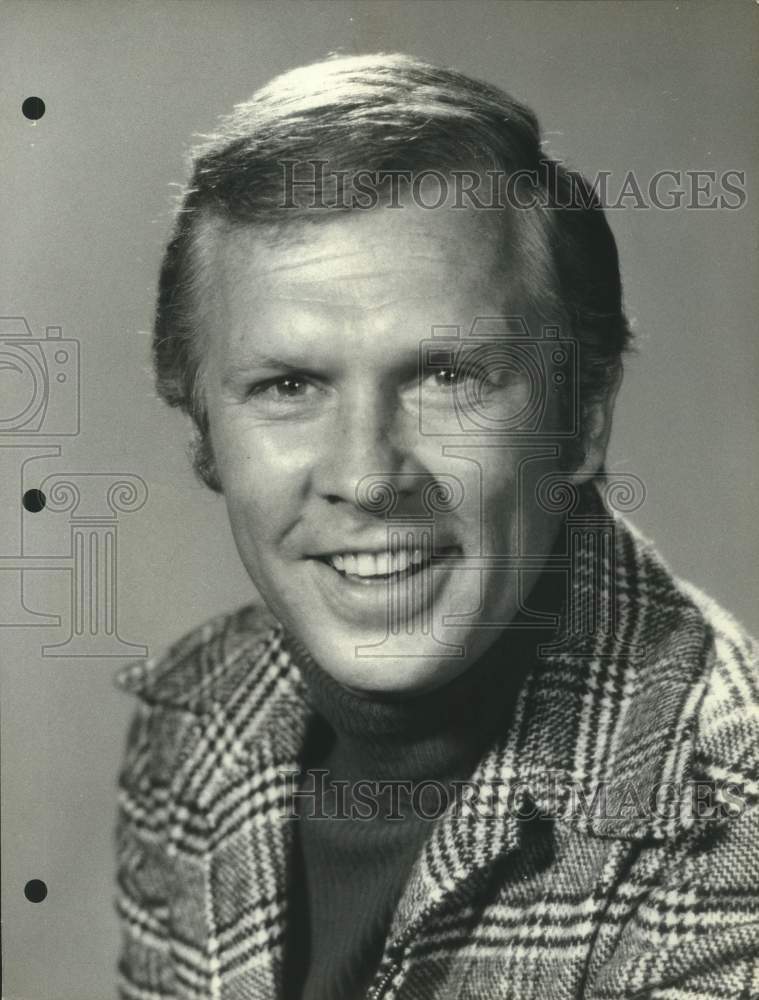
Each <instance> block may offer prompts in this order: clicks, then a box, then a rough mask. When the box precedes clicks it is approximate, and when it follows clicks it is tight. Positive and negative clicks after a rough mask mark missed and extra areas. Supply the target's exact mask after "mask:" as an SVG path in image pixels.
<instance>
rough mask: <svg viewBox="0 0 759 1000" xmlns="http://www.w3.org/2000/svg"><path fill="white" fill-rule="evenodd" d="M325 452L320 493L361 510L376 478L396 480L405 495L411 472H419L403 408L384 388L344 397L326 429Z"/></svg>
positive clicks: (318, 474)
mask: <svg viewBox="0 0 759 1000" xmlns="http://www.w3.org/2000/svg"><path fill="white" fill-rule="evenodd" d="M319 456H320V457H319V461H318V464H317V468H316V469H315V472H314V483H315V486H316V490H317V492H318V493H319V494H320V495H321V496H322V497H324V498H325V499H327V500H329V501H330V502H332V503H338V502H340V501H344V502H346V503H348V504H351V505H352V506H354V507H358V508H360V509H364V508H365V506H366V505H365V501H364V500H363V499H362V497H363V496H364V495H365V494H366V490H367V486H368V484H369V483H370V482H371V480H372V479H373V478H374V477H376V478H377V480H382V481H384V482H387V483H389V484H391V489H392V490H393V492H396V491H397V493H398V494H399V498H400V497H401V496H402V495H404V494H406V493H407V492H409V490H410V489H411V485H410V480H409V482H408V483H406V481H405V480H406V475H405V474H407V473H412V472H414V471H418V470H416V468H415V462H414V459H413V455H412V452H411V445H410V441H409V429H408V428H407V427H406V425H405V421H404V420H403V419H402V416H401V414H400V413H399V407H397V406H394V405H393V401H392V399H391V398H388V396H387V395H383V393H382V392H381V391H374V392H367V393H361V394H356V395H354V396H353V397H352V398H345V399H343V400H342V401H341V404H340V406H339V407H337V408H336V410H335V412H334V417H333V420H332V422H331V424H330V425H329V427H328V428H326V429H325V437H324V439H323V440H322V443H321V448H320V449H319Z"/></svg>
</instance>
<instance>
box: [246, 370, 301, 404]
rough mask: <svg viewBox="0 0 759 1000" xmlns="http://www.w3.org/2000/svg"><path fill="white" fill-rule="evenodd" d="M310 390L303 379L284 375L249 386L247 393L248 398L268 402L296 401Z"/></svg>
mask: <svg viewBox="0 0 759 1000" xmlns="http://www.w3.org/2000/svg"><path fill="white" fill-rule="evenodd" d="M309 388H310V383H309V382H307V381H306V380H305V379H301V378H296V377H295V376H292V375H286V376H284V377H282V378H272V379H267V380H266V382H260V383H259V384H258V385H254V386H251V388H250V389H249V391H248V396H249V397H251V396H252V397H256V398H258V399H269V400H275V401H278V400H285V399H298V398H300V397H302V396H305V394H306V391H307V390H308V389H309Z"/></svg>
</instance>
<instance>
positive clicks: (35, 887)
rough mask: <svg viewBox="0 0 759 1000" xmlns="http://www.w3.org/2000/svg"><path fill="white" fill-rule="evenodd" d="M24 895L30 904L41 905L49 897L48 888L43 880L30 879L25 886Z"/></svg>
mask: <svg viewBox="0 0 759 1000" xmlns="http://www.w3.org/2000/svg"><path fill="white" fill-rule="evenodd" d="M24 895H25V896H26V898H27V899H28V900H29V902H30V903H41V902H42V900H43V899H44V898H45V896H47V886H46V885H45V883H44V882H43V881H42V879H41V878H30V879H29V881H28V882H27V883H26V885H25V886H24Z"/></svg>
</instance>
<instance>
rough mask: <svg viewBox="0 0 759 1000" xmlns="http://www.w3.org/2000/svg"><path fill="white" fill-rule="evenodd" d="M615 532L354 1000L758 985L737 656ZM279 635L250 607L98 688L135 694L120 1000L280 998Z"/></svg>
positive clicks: (744, 645) (285, 695)
mask: <svg viewBox="0 0 759 1000" xmlns="http://www.w3.org/2000/svg"><path fill="white" fill-rule="evenodd" d="M613 537H614V540H613V544H612V548H611V550H610V551H607V552H606V554H605V556H604V558H603V560H602V563H601V567H600V576H599V571H598V560H597V559H596V560H595V562H593V561H592V553H590V552H588V553H586V555H587V565H586V566H585V568H584V569H583V564H582V559H581V560H580V563H579V566H580V570H579V572H576V573H575V574H574V575H573V582H572V591H571V592H572V595H573V599H574V600H575V604H574V605H573V606H582V601H583V599H584V598H587V597H588V596H589V594H590V592H591V590H592V591H593V593H594V594H596V595H598V594H599V593H602V594H605V595H606V598H605V600H606V601H607V604H608V606H607V608H606V610H607V611H609V610H610V611H611V612H612V620H613V622H614V627H613V629H611V630H608V629H607V630H605V633H604V631H603V630H601V631H599V630H595V633H593V631H592V630H591V633H589V634H586V635H583V634H577V635H575V636H574V637H571V636H570V637H569V638H568V639H565V641H563V642H562V643H560V644H559V645H557V646H556V647H553V648H551V649H548V650H546V651H544V655H543V656H542V658H541V659H540V660H539V663H538V665H536V666H535V668H534V669H532V671H531V673H530V674H529V675H528V677H527V679H526V681H525V683H524V685H523V687H522V688H521V691H520V695H519V697H518V703H517V706H516V710H515V715H514V716H513V718H512V724H511V725H510V727H509V729H508V732H507V733H506V734H505V735H504V736H503V737H502V738H500V739H497V740H496V741H495V743H494V744H493V745H492V746H491V747H490V748H489V750H488V751H487V752H486V753H485V755H484V756H483V758H482V759H481V761H480V763H479V765H478V767H477V770H476V772H475V774H474V775H473V782H474V783H475V784H474V786H473V787H475V788H476V789H478V797H477V799H476V800H474V799H470V800H467V807H466V808H464V807H463V805H462V806H461V807H460V808H451V809H449V811H448V812H447V813H446V814H445V815H444V816H442V817H441V818H440V819H438V820H436V822H435V823H434V824H433V826H432V829H431V832H430V835H429V837H428V839H427V841H426V843H425V846H424V847H423V849H422V851H421V852H420V854H419V856H418V858H417V860H416V862H415V865H414V867H413V869H412V872H411V875H410V877H409V880H408V882H407V885H406V888H405V891H404V893H403V895H402V898H401V900H400V902H399V904H398V906H397V908H396V911H395V914H394V918H393V922H392V926H391V929H390V932H389V935H388V938H387V941H386V945H385V950H384V954H383V957H382V960H381V963H380V966H379V968H378V969H377V973H376V978H375V980H374V984H373V986H372V988H371V990H370V993H369V997H370V998H371V1000H380V998H382V1000H443V998H445V1000H491V998H492V1000H507V998H512V1000H569V998H586V1000H612V998H615V1000H617V998H622V997H628V998H632V997H641V998H642V997H646V998H650V1000H654V998H657V1000H686V998H687V1000H696V998H700V1000H716V998H719V1000H730V998H733V1000H738V998H741V1000H749V998H756V997H759V957H758V955H759V807H758V805H757V798H758V795H759V788H758V787H757V782H758V781H759V765H758V762H757V747H758V746H759V712H758V710H757V702H758V699H757V687H758V678H757V670H756V652H755V647H754V645H753V643H752V642H751V640H750V639H748V638H747V637H746V636H745V634H743V633H742V632H741V630H740V629H739V628H738V627H737V625H736V624H735V623H734V622H733V621H732V620H731V619H730V617H729V616H728V615H727V614H726V613H725V612H724V611H722V610H721V609H720V608H719V607H717V606H716V605H715V604H713V603H712V602H710V601H709V600H708V599H707V598H705V597H704V596H703V595H702V594H700V593H699V592H698V591H696V590H695V589H694V588H692V587H690V586H688V585H685V584H682V583H679V582H677V581H675V580H674V579H673V578H672V576H671V575H670V574H669V573H668V571H667V570H666V568H665V567H664V566H663V565H662V563H661V562H660V561H659V559H658V557H657V556H656V554H655V552H654V551H653V549H652V548H651V546H650V545H649V544H648V543H646V542H645V541H644V540H643V539H641V538H640V537H639V536H638V535H637V534H636V533H635V532H634V531H633V530H632V529H631V528H630V527H629V526H627V525H626V524H625V522H623V521H621V520H620V521H618V522H617V523H616V531H615V532H614V536H613ZM589 547H590V546H589ZM593 566H596V570H595V571H594V570H593ZM570 603H571V602H570ZM567 634H569V633H567ZM282 640H283V635H282V630H281V628H280V627H279V626H278V625H277V624H276V623H275V622H274V621H273V620H272V619H271V618H270V617H269V616H268V615H267V613H265V612H263V611H261V610H258V609H255V608H253V607H248V608H244V609H242V610H240V611H238V612H236V613H234V614H232V615H228V616H224V617H221V618H218V619H216V620H214V621H212V622H210V623H209V624H207V625H205V626H203V627H202V628H200V629H199V630H197V631H195V632H193V633H192V634H191V635H189V636H188V637H186V638H185V639H184V640H182V641H181V642H179V643H178V644H177V645H176V646H175V647H174V648H173V649H171V650H170V652H169V653H168V655H166V656H165V657H163V658H161V659H158V660H153V661H147V662H144V663H141V664H137V665H130V666H129V667H128V668H127V669H126V670H125V671H124V672H123V674H122V676H121V684H122V685H123V686H124V687H125V688H127V689H128V690H131V691H133V692H136V693H137V694H138V695H139V708H138V712H137V714H136V716H135V718H134V721H133V724H132V726H131V729H130V733H129V737H128V744H127V752H126V758H125V763H124V766H123V770H122V773H121V779H120V799H119V820H118V833H117V843H118V885H119V891H118V900H117V908H118V912H119V915H120V919H121V922H122V927H123V949H122V953H121V960H120V966H119V989H120V995H121V997H122V998H124V1000H159V998H170V997H171V998H183V1000H189V998H197V1000H214V998H215V1000H277V998H278V997H279V996H280V995H281V993H280V991H281V980H282V963H283V939H284V926H285V921H286V919H287V898H288V892H287V886H288V874H289V864H288V857H289V850H290V847H291V844H292V839H293V827H292V823H291V821H288V820H287V819H286V818H284V813H285V812H286V811H287V802H286V800H287V793H288V792H287V790H288V788H291V787H292V784H291V783H290V784H288V782H287V781H286V780H283V775H284V774H286V773H287V772H292V771H294V770H297V767H298V764H297V756H298V751H299V748H300V745H301V741H302V739H303V735H304V732H305V727H306V724H307V720H308V713H309V711H310V709H309V708H308V706H307V704H306V702H305V700H304V690H305V688H304V683H303V680H302V678H301V675H300V673H299V671H298V669H297V666H296V665H295V664H294V663H293V662H292V661H291V659H290V656H289V655H288V653H287V651H286V649H285V647H284V645H283V641H282ZM703 782H709V783H710V784H706V785H704V784H703ZM599 788H602V789H604V796H605V797H598V796H596V791H597V790H598V789H599ZM704 788H705V789H706V793H704V794H702V793H703V790H704ZM694 789H696V790H697V791H696V793H695V794H694ZM607 793H608V794H607ZM594 796H596V797H595V798H594ZM504 801H506V802H507V803H509V804H510V806H511V807H510V808H498V806H499V805H502V804H503V803H504ZM694 801H696V803H697V805H698V809H696V808H694V807H693V803H694ZM599 802H602V803H603V808H601V807H599V805H598V803H599ZM652 803H656V804H657V805H656V808H654V806H653V805H652ZM515 804H516V805H517V806H519V809H516V808H514V806H515Z"/></svg>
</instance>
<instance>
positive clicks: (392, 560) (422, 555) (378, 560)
mask: <svg viewBox="0 0 759 1000" xmlns="http://www.w3.org/2000/svg"><path fill="white" fill-rule="evenodd" d="M454 551H455V549H454V548H453V547H449V548H447V549H444V550H441V552H440V553H439V554H440V555H444V554H450V553H451V552H454ZM431 559H432V553H431V552H429V551H428V550H427V549H426V546H425V548H424V549H422V548H401V549H398V550H397V551H391V550H390V549H385V550H380V551H376V552H336V553H332V554H331V555H326V556H321V557H320V560H321V561H322V562H323V563H325V564H326V565H327V566H331V567H332V569H334V570H335V571H336V572H337V573H338V574H339V575H340V576H342V577H344V578H345V579H346V580H350V581H351V582H352V583H363V584H372V583H378V582H382V581H388V580H390V581H392V580H402V579H405V578H406V577H409V576H413V575H414V574H416V573H419V572H420V571H421V570H423V569H425V568H426V567H427V566H429V564H430V562H431Z"/></svg>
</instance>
